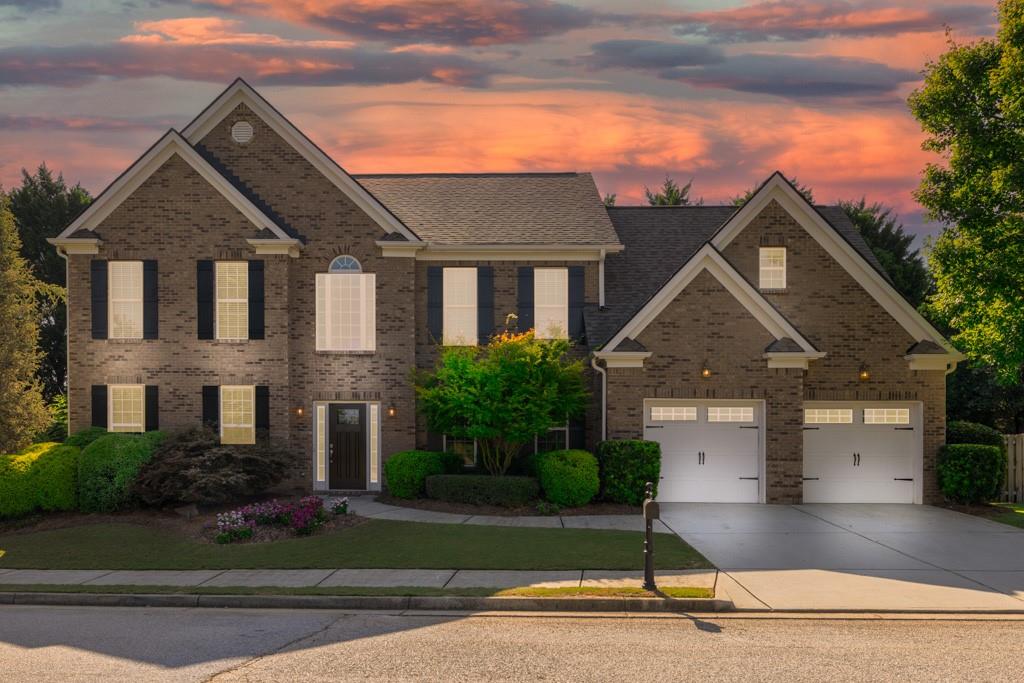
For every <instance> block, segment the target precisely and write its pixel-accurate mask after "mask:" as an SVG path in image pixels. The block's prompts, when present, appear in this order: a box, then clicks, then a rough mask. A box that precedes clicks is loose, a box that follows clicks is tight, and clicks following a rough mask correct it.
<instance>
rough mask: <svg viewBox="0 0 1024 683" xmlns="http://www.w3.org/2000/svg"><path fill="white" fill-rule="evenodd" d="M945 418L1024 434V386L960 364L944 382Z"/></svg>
mask: <svg viewBox="0 0 1024 683" xmlns="http://www.w3.org/2000/svg"><path fill="white" fill-rule="evenodd" d="M946 416H947V418H948V419H949V420H951V421H952V420H966V421H967V422H980V423H981V424H984V425H988V426H990V427H994V428H996V429H998V430H999V431H1000V432H1002V433H1003V434H1021V433H1024V384H1020V383H1016V384H1003V383H1000V382H999V381H998V379H997V375H996V372H995V371H994V370H993V369H992V368H991V367H988V366H986V365H978V364H975V363H972V362H966V363H960V364H959V365H958V366H957V368H956V372H954V373H953V374H951V375H950V376H949V379H948V380H947V382H946Z"/></svg>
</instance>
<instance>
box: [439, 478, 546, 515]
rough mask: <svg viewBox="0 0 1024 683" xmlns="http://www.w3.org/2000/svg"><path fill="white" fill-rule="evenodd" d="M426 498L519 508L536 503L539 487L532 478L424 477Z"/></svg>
mask: <svg viewBox="0 0 1024 683" xmlns="http://www.w3.org/2000/svg"><path fill="white" fill-rule="evenodd" d="M426 488H427V497H429V498H434V499H436V500H445V501H448V502H449V503H469V504H470V505H499V506H501V507H521V506H523V505H528V504H529V503H531V502H532V501H534V500H536V499H537V497H538V496H539V495H540V486H539V485H538V483H537V480H536V479H534V478H533V477H515V476H510V475H504V476H494V475H490V474H435V475H432V476H429V477H427V482H426Z"/></svg>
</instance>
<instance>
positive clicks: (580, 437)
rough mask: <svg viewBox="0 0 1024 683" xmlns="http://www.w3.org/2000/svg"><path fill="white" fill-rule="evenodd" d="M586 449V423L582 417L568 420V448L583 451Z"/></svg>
mask: <svg viewBox="0 0 1024 683" xmlns="http://www.w3.org/2000/svg"><path fill="white" fill-rule="evenodd" d="M586 447H587V423H586V422H585V421H584V420H583V418H582V417H579V418H574V419H572V420H569V448H574V449H578V450H583V449H585V448H586Z"/></svg>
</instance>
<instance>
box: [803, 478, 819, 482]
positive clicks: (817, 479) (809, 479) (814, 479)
mask: <svg viewBox="0 0 1024 683" xmlns="http://www.w3.org/2000/svg"><path fill="white" fill-rule="evenodd" d="M820 479H821V477H804V481H820Z"/></svg>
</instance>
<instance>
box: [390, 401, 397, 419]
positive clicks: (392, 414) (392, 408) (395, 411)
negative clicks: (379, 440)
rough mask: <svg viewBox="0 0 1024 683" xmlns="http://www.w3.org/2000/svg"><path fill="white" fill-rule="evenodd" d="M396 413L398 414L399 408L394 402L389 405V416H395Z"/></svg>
mask: <svg viewBox="0 0 1024 683" xmlns="http://www.w3.org/2000/svg"><path fill="white" fill-rule="evenodd" d="M395 415H398V408H396V407H395V404H394V403H392V404H391V405H389V406H388V417H394V416H395Z"/></svg>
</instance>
